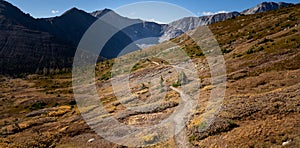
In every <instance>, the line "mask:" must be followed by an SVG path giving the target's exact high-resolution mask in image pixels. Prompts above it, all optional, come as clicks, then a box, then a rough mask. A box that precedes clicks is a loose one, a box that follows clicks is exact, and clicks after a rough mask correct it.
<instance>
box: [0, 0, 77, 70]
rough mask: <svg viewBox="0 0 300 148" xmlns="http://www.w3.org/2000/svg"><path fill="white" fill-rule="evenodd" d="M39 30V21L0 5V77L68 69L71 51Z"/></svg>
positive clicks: (64, 44) (67, 45)
mask: <svg viewBox="0 0 300 148" xmlns="http://www.w3.org/2000/svg"><path fill="white" fill-rule="evenodd" d="M42 30H43V28H42V25H40V21H36V20H35V19H34V18H32V17H31V16H29V15H27V14H24V13H23V12H21V11H20V10H19V9H18V8H16V7H14V6H12V5H11V4H9V3H7V2H5V1H0V34H1V36H0V67H1V71H0V73H1V74H18V73H27V72H30V73H32V72H49V71H52V70H55V69H63V68H65V67H70V66H71V64H72V56H73V54H74V52H75V48H74V47H73V46H72V45H69V44H67V43H65V42H64V41H62V40H60V39H59V38H57V37H55V36H54V35H52V34H50V33H48V32H45V31H42Z"/></svg>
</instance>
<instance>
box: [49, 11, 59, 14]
mask: <svg viewBox="0 0 300 148" xmlns="http://www.w3.org/2000/svg"><path fill="white" fill-rule="evenodd" d="M51 13H52V14H57V13H59V11H58V10H51Z"/></svg>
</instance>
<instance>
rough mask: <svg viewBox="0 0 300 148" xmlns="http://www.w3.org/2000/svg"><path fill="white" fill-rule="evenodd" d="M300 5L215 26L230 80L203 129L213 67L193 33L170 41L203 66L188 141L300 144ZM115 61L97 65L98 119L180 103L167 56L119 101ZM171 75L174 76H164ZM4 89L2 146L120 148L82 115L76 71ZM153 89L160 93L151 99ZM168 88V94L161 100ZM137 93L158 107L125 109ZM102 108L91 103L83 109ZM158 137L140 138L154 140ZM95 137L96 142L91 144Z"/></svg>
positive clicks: (161, 114) (135, 117) (153, 118)
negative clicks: (75, 90)
mask: <svg viewBox="0 0 300 148" xmlns="http://www.w3.org/2000/svg"><path fill="white" fill-rule="evenodd" d="M299 10H300V5H295V6H290V7H286V8H282V9H279V10H275V11H270V12H265V13H258V14H253V15H247V16H238V17H235V18H233V19H230V20H226V21H223V22H218V23H214V24H212V25H209V28H210V29H211V31H212V32H213V34H214V35H215V37H216V39H217V41H218V43H219V45H220V47H221V50H222V52H223V55H224V58H225V63H226V70H227V85H226V94H225V98H224V101H223V102H222V107H221V110H220V112H219V114H218V115H217V118H216V119H215V122H214V123H213V124H212V125H211V126H210V127H209V128H208V129H207V130H206V131H204V132H199V131H198V129H199V127H201V126H203V125H202V124H201V120H202V118H203V117H202V115H203V113H204V112H205V106H206V105H207V102H208V100H209V95H210V93H211V90H212V89H213V88H214V85H212V84H211V76H210V69H209V68H210V67H209V66H208V63H207V61H206V59H205V56H204V54H203V51H202V50H201V48H200V47H199V46H197V45H196V44H195V41H193V40H192V39H191V38H190V37H188V36H187V35H182V36H180V37H178V38H175V39H172V42H173V43H175V44H177V45H179V47H180V48H181V49H183V50H184V51H186V53H187V54H188V55H189V56H190V57H191V59H192V62H193V63H195V64H196V65H197V66H196V68H197V71H198V74H199V78H200V79H201V87H200V88H199V89H200V91H201V93H200V96H199V99H198V106H197V108H196V110H194V112H193V115H192V118H191V119H190V120H189V121H187V123H186V124H187V126H186V129H185V130H184V134H185V135H187V141H186V142H187V144H188V145H189V146H190V147H224V146H228V147H280V146H282V143H283V142H286V141H290V142H289V143H288V146H290V147H299V145H300V134H299V133H300V91H299V90H300V89H299V88H300V83H299V82H300V79H299V77H300V52H299V51H300V44H299V43H300V36H299V35H300V32H299V31H300V26H299V23H300V17H299V16H300V11H299ZM153 49H156V50H166V49H165V44H164V43H163V44H160V45H156V46H153V47H150V48H149V49H143V51H137V52H135V53H131V54H128V55H127V56H134V55H135V54H140V52H144V53H145V54H146V53H147V52H154V51H155V50H153ZM175 58H176V57H175ZM114 61H115V59H112V60H108V61H104V62H101V63H98V64H97V66H96V74H95V75H96V77H97V80H96V84H97V91H98V93H99V96H100V98H99V99H100V101H101V102H102V104H103V105H104V107H105V109H106V110H107V111H108V114H105V115H103V116H101V117H99V118H106V117H115V118H116V119H118V121H120V122H122V123H124V124H127V125H135V126H141V125H155V124H157V123H158V122H159V121H161V120H163V119H166V118H167V117H168V116H169V115H171V114H172V112H173V111H174V110H175V109H176V107H177V106H178V105H179V104H180V101H179V100H180V93H179V92H178V90H180V89H181V88H182V86H181V84H178V83H176V82H177V81H178V75H179V74H178V73H176V71H174V69H172V67H170V66H169V65H168V64H169V63H168V62H166V61H164V60H162V59H157V58H145V59H143V60H141V61H140V62H139V63H137V64H135V65H134V66H133V67H132V69H131V73H130V81H132V82H136V83H132V84H131V86H130V87H131V92H132V94H134V97H132V98H130V97H129V98H124V100H117V98H116V96H115V94H114V92H113V90H112V86H111V81H112V79H111V69H112V66H113V64H114ZM125 66H126V63H125ZM149 73H150V74H152V73H153V75H154V77H157V78H159V79H158V81H160V83H157V84H159V85H156V86H151V83H148V82H146V81H145V80H149V78H150V79H151V77H149ZM166 73H168V74H169V77H164V78H162V79H160V76H161V75H162V74H166ZM176 84H177V85H176ZM160 86H163V88H164V89H161V87H160ZM0 87H1V89H0V90H1V91H0V116H1V118H0V147H78V146H82V147H118V146H117V145H115V144H113V143H111V142H108V141H106V140H105V139H103V138H101V137H100V136H98V135H97V134H96V133H95V132H94V131H93V130H92V129H91V128H90V127H89V126H88V125H87V123H86V122H85V121H84V120H83V118H82V117H81V114H80V112H79V110H78V108H77V106H76V101H75V100H74V96H73V89H72V74H71V73H61V74H55V75H29V76H26V77H25V78H18V79H16V78H10V77H1V86H0ZM172 88H173V89H172ZM174 88H176V89H174ZM152 89H153V90H154V92H155V93H154V97H151V98H150V97H149V96H150V95H153V94H150V91H153V90H152ZM162 91H163V92H166V96H165V98H162V99H163V101H162V102H160V103H156V101H157V100H156V99H159V97H160V96H159V92H162ZM156 93H157V95H156ZM134 99H139V100H143V101H145V102H146V103H147V104H146V105H144V106H141V107H144V108H151V107H153V106H158V107H157V109H155V110H152V111H147V112H146V111H145V112H131V111H128V110H126V107H125V106H124V105H122V103H121V102H127V103H129V105H132V106H135V105H136V102H135V101H134ZM97 107H98V106H97V105H95V106H91V108H86V110H85V112H89V111H93V110H94V109H95V108H97ZM107 127H108V128H109V127H110V125H107ZM156 136H157V135H155V134H154V135H149V136H148V137H141V139H140V140H141V142H144V143H142V144H151V143H155V140H156V139H157V138H156ZM91 138H95V140H94V141H93V142H87V141H88V140H89V139H91ZM179 142H180V141H178V139H177V138H176V137H174V138H171V139H170V140H168V141H166V142H164V143H159V144H156V145H153V147H175V146H176V145H177V144H178V143H179Z"/></svg>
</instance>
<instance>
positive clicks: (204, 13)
mask: <svg viewBox="0 0 300 148" xmlns="http://www.w3.org/2000/svg"><path fill="white" fill-rule="evenodd" d="M219 13H228V11H224V10H223V11H218V12H202V15H214V14H219Z"/></svg>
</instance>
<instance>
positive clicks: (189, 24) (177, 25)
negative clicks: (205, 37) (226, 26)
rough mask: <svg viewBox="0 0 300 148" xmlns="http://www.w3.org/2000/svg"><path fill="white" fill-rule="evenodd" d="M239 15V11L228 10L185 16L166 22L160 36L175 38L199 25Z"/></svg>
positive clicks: (166, 38)
mask: <svg viewBox="0 0 300 148" xmlns="http://www.w3.org/2000/svg"><path fill="white" fill-rule="evenodd" d="M239 15H240V13H238V12H230V13H219V14H215V15H210V16H201V17H185V18H182V19H180V20H177V21H174V22H171V23H170V24H168V25H167V27H165V30H164V35H163V36H162V38H161V40H162V41H164V40H168V39H171V38H175V37H177V36H178V35H181V34H182V33H184V32H187V31H190V30H193V29H195V28H197V27H199V26H204V25H209V24H212V23H216V22H220V21H224V20H227V19H230V18H233V17H236V16H239Z"/></svg>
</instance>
